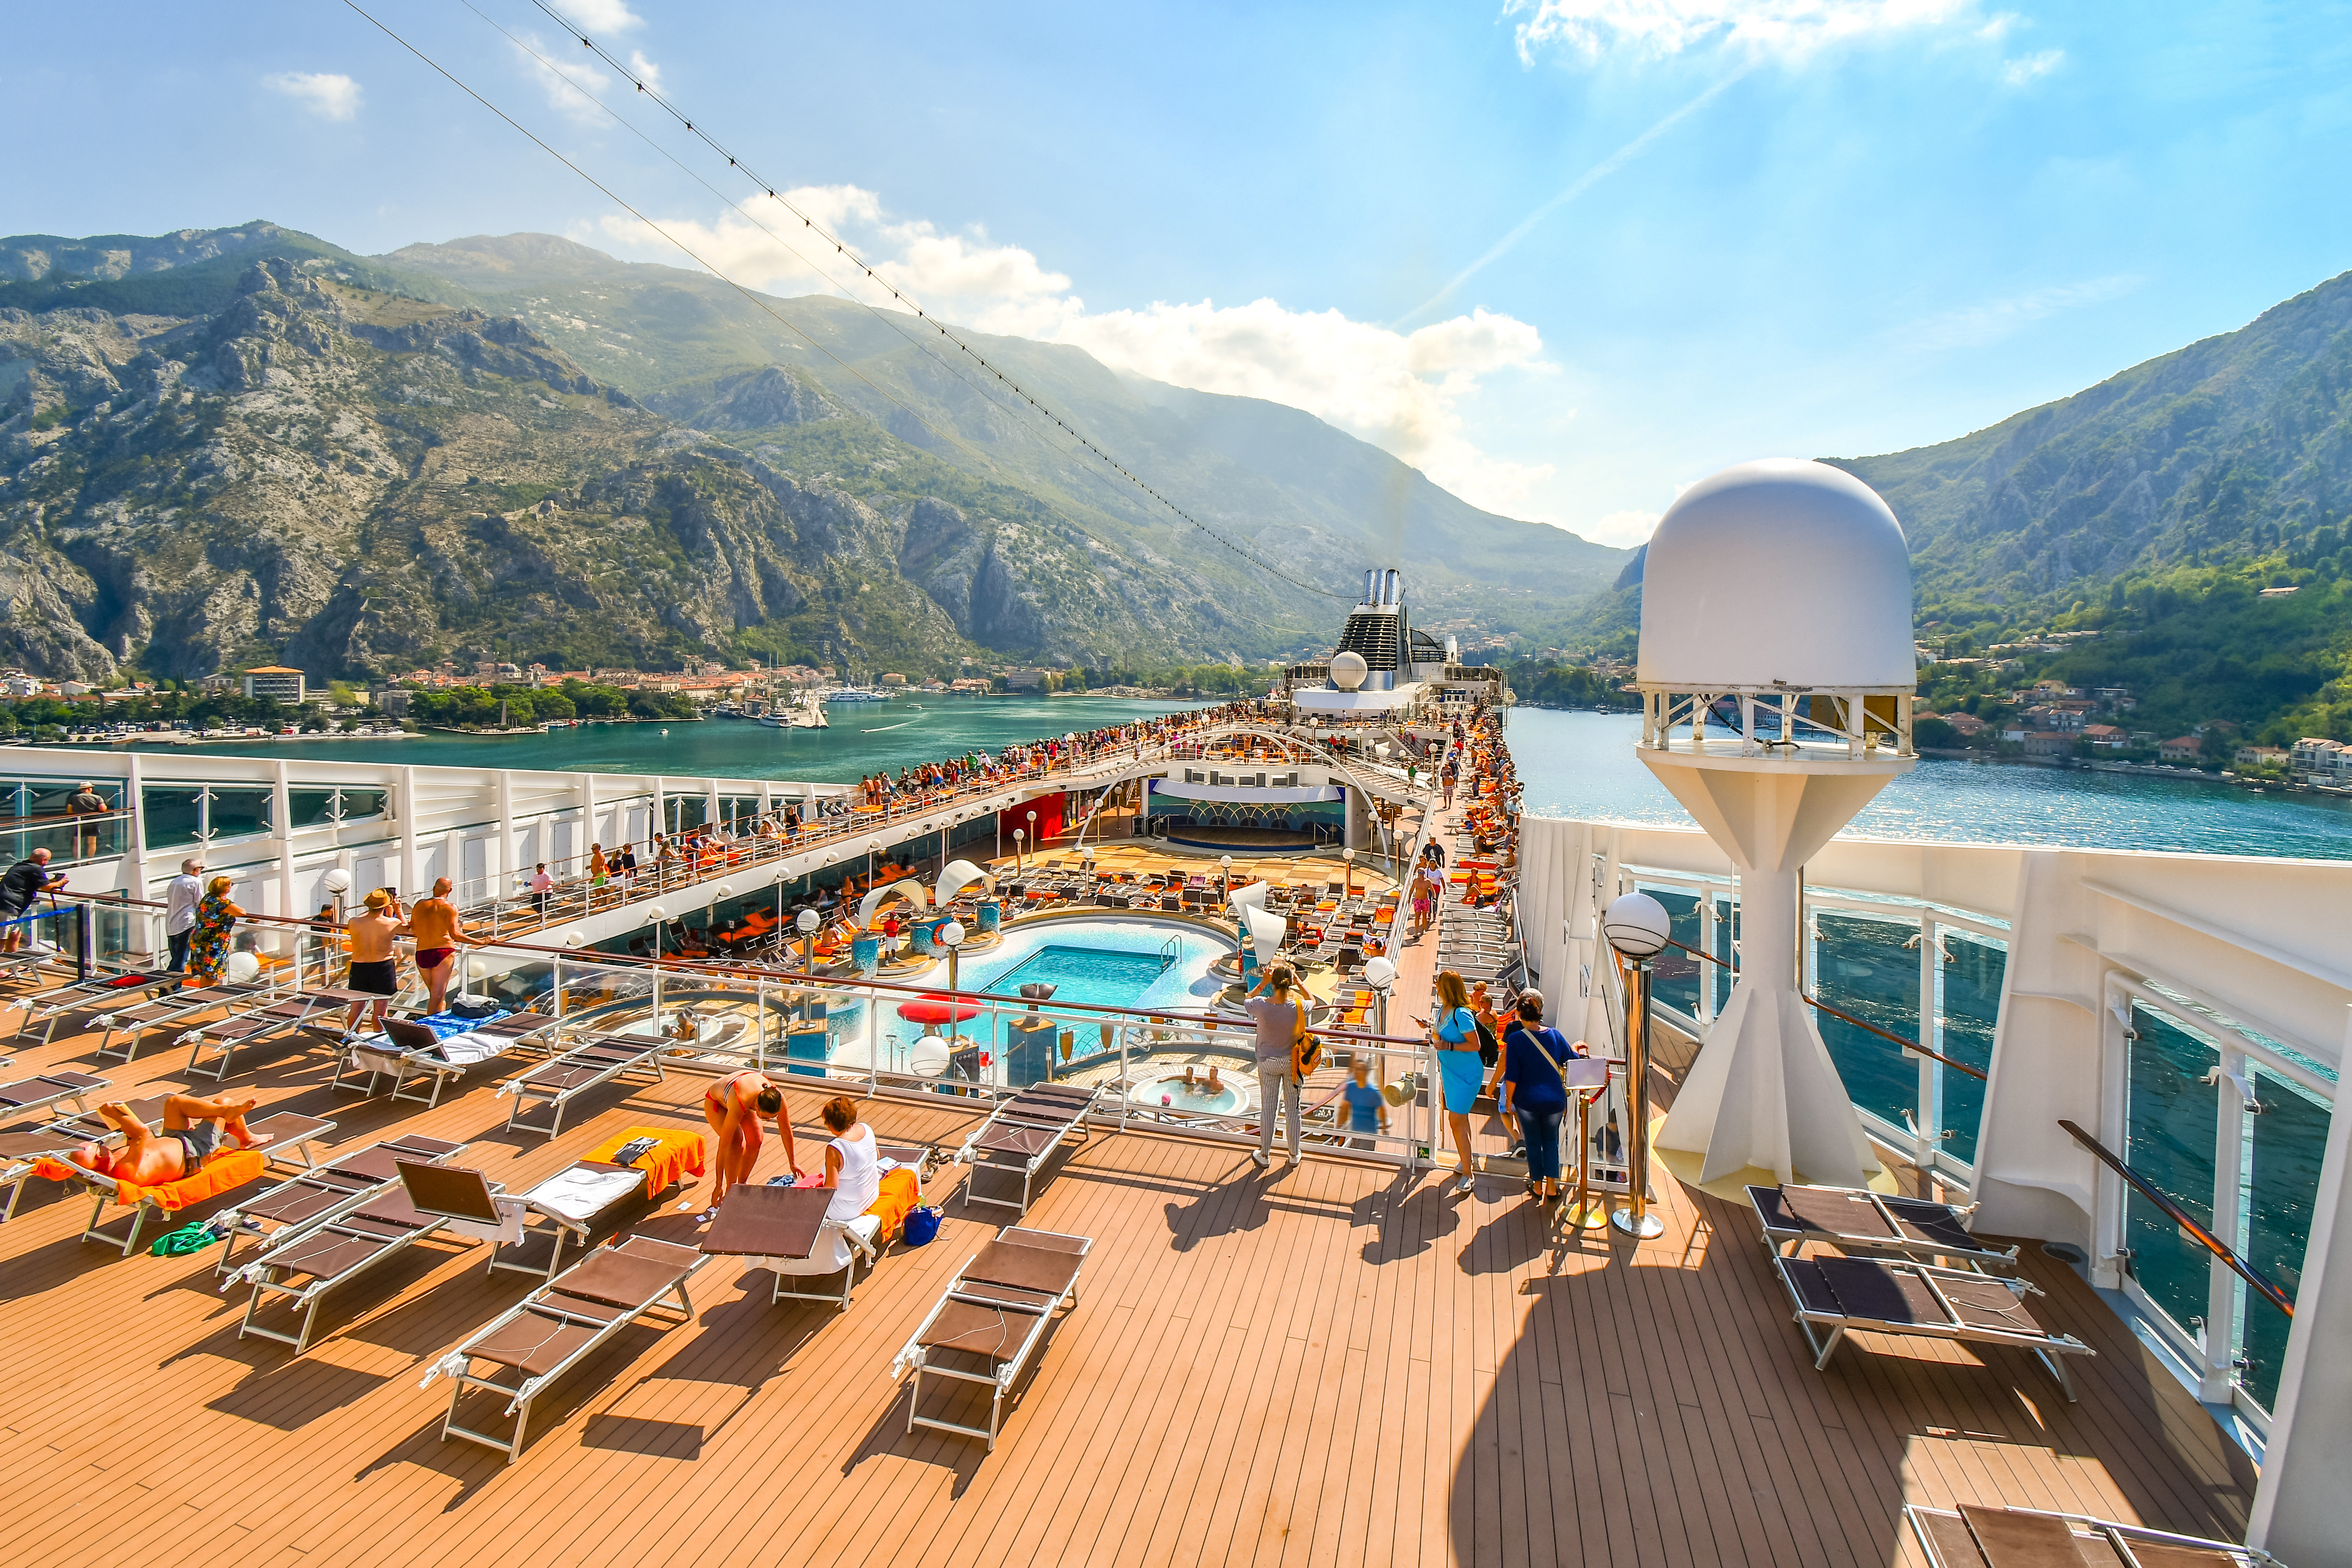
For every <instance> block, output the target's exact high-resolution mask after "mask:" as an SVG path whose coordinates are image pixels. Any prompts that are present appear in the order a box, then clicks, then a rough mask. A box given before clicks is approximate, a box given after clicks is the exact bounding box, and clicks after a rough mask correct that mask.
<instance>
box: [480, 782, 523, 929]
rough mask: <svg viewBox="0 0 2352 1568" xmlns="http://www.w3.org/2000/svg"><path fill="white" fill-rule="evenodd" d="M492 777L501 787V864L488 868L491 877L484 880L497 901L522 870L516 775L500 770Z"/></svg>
mask: <svg viewBox="0 0 2352 1568" xmlns="http://www.w3.org/2000/svg"><path fill="white" fill-rule="evenodd" d="M491 776H492V777H493V778H495V779H497V780H498V785H499V863H498V864H497V865H496V866H493V867H490V868H488V871H489V875H488V877H487V878H486V879H485V880H486V881H488V883H489V884H490V897H491V898H492V899H496V898H497V897H498V896H499V893H498V890H499V888H501V887H503V886H505V885H506V883H507V881H508V879H510V878H512V877H513V876H514V874H515V873H516V872H517V871H518V870H520V866H519V865H518V864H517V863H516V860H515V819H514V773H513V771H512V770H510V769H508V768H500V769H499V770H498V771H497V772H496V773H493V774H492V775H491Z"/></svg>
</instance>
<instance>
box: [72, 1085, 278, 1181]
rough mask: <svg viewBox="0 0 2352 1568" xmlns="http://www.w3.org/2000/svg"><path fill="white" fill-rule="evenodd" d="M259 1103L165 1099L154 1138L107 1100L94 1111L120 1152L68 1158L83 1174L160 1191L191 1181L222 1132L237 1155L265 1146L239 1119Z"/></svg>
mask: <svg viewBox="0 0 2352 1568" xmlns="http://www.w3.org/2000/svg"><path fill="white" fill-rule="evenodd" d="M259 1103H260V1101H258V1100H200V1099H198V1098H197V1097H196V1096H194V1095H193V1094H173V1095H166V1096H165V1097H164V1099H163V1135H162V1136H161V1137H158V1136H156V1135H155V1134H154V1133H152V1132H150V1131H147V1127H146V1124H145V1123H144V1122H142V1121H140V1120H139V1119H138V1118H137V1117H136V1116H133V1115H131V1108H130V1107H129V1106H127V1105H125V1104H123V1103H122V1102H121V1100H108V1101H107V1102H106V1103H105V1104H103V1105H101V1106H100V1107H99V1108H98V1113H99V1115H100V1117H102V1118H104V1119H105V1121H106V1124H107V1125H108V1126H110V1127H111V1128H113V1129H114V1130H115V1131H118V1132H120V1133H121V1134H122V1147H121V1149H120V1150H115V1149H109V1148H106V1147H104V1146H103V1145H93V1146H91V1147H90V1148H88V1149H77V1150H75V1151H74V1152H73V1153H72V1154H71V1155H70V1156H68V1158H70V1159H71V1160H72V1162H73V1163H75V1164H77V1165H79V1166H80V1167H82V1169H84V1170H86V1171H95V1172H97V1173H99V1174H100V1175H101V1176H112V1177H113V1178H114V1179H115V1180H116V1181H118V1182H131V1183H135V1184H138V1185H140V1186H142V1187H154V1186H161V1185H163V1184H164V1183H166V1182H176V1181H178V1180H179V1179H180V1178H181V1177H182V1176H193V1175H194V1174H195V1173H196V1172H197V1171H198V1170H199V1169H201V1168H202V1167H203V1165H204V1163H205V1161H206V1160H207V1159H209V1158H211V1156H212V1154H213V1152H215V1150H217V1149H218V1148H219V1147H220V1146H221V1142H220V1140H221V1134H222V1133H223V1132H226V1133H227V1134H228V1135H229V1136H230V1137H232V1138H234V1139H236V1147H238V1148H240V1149H258V1148H260V1147H261V1146H262V1145H263V1144H264V1143H267V1142H269V1139H268V1137H267V1136H266V1135H265V1136H262V1137H256V1136H255V1135H254V1134H253V1133H251V1132H249V1131H246V1126H245V1113H246V1112H247V1111H248V1110H252V1109H253V1108H254V1107H255V1106H256V1105H257V1104H259Z"/></svg>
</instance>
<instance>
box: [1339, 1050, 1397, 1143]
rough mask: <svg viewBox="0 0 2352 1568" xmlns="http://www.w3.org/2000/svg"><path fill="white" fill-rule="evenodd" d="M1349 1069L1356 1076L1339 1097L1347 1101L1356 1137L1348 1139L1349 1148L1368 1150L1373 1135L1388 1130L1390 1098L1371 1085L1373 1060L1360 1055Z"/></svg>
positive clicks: (1359, 1053)
mask: <svg viewBox="0 0 2352 1568" xmlns="http://www.w3.org/2000/svg"><path fill="white" fill-rule="evenodd" d="M1349 1071H1350V1072H1352V1073H1353V1074H1354V1077H1353V1079H1351V1080H1350V1081H1349V1083H1348V1085H1347V1086H1346V1087H1345V1088H1343V1089H1340V1090H1339V1098H1340V1099H1341V1100H1346V1101H1347V1102H1348V1131H1349V1132H1351V1133H1354V1134H1355V1135H1356V1136H1354V1137H1351V1138H1349V1140H1348V1147H1349V1148H1350V1149H1369V1148H1370V1147H1371V1146H1372V1139H1371V1135H1372V1134H1373V1133H1375V1132H1385V1131H1388V1130H1389V1101H1388V1097H1387V1096H1386V1095H1384V1094H1382V1093H1381V1091H1380V1089H1379V1088H1378V1087H1377V1086H1375V1085H1374V1084H1373V1082H1372V1059H1371V1058H1370V1057H1368V1056H1366V1055H1364V1054H1363V1053H1362V1052H1360V1051H1359V1052H1357V1053H1356V1058H1355V1060H1354V1061H1352V1062H1351V1063H1349Z"/></svg>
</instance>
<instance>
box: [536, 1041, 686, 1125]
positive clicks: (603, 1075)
mask: <svg viewBox="0 0 2352 1568" xmlns="http://www.w3.org/2000/svg"><path fill="white" fill-rule="evenodd" d="M676 1045H677V1041H675V1040H672V1039H668V1038H666V1037H662V1036H660V1035H653V1036H646V1035H596V1036H592V1037H590V1038H588V1039H587V1040H585V1041H583V1042H582V1043H581V1044H579V1045H577V1046H574V1047H572V1048H571V1049H570V1050H568V1051H566V1052H564V1053H563V1054H562V1056H560V1057H556V1058H551V1059H550V1060H548V1061H545V1062H542V1063H541V1064H540V1065H539V1066H538V1067H535V1068H531V1069H530V1071H529V1072H527V1073H525V1074H523V1075H522V1076H521V1077H520V1078H510V1079H507V1081H506V1082H504V1083H502V1084H500V1085H499V1093H500V1094H502V1095H512V1096H514V1102H515V1103H514V1109H513V1110H509V1112H507V1130H508V1131H514V1129H515V1128H516V1127H518V1126H521V1127H522V1128H523V1130H524V1131H529V1132H539V1133H543V1134H545V1135H546V1136H547V1137H550V1138H552V1137H554V1136H555V1135H556V1133H558V1132H559V1131H562V1128H563V1108H564V1107H565V1106H567V1105H569V1104H571V1103H572V1099H573V1098H574V1097H575V1096H578V1095H583V1094H585V1093H587V1092H588V1091H589V1090H590V1089H595V1088H598V1087H599V1086H601V1085H604V1084H607V1083H610V1082H611V1081H612V1080H613V1079H616V1078H619V1077H620V1076H621V1075H622V1074H624V1073H632V1072H635V1073H642V1072H643V1071H645V1069H646V1068H652V1069H653V1076H654V1080H655V1081H656V1082H659V1081H660V1080H661V1079H662V1078H663V1077H664V1074H663V1072H662V1065H661V1058H662V1054H663V1053H664V1052H666V1051H667V1050H670V1049H671V1048H672V1047H675V1046H676ZM532 1100H543V1101H545V1102H546V1103H547V1104H548V1105H549V1106H550V1107H551V1108H552V1110H553V1112H554V1113H553V1114H552V1115H551V1116H550V1117H549V1118H548V1122H547V1125H546V1126H545V1127H532V1126H530V1125H528V1124H526V1123H524V1122H522V1121H521V1118H522V1117H523V1115H524V1114H525V1113H526V1112H528V1111H530V1110H531V1109H532V1104H531V1102H532Z"/></svg>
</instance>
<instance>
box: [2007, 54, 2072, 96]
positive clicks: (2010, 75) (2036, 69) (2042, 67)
mask: <svg viewBox="0 0 2352 1568" xmlns="http://www.w3.org/2000/svg"><path fill="white" fill-rule="evenodd" d="M2065 63H2066V51H2065V50H2063V49H2043V50H2042V52H2041V53H2040V54H2035V55H2026V56H2023V57H2021V58H2018V59H2013V60H2003V61H2001V63H2000V79H2001V81H2002V83H2003V84H2004V85H2006V86H2009V87H2023V86H2024V85H2025V84H2026V83H2028V82H2030V81H2033V80H2036V79H2040V78H2042V77H2045V76H2048V75H2049V74H2050V73H2051V72H2052V71H2054V70H2056V69H2057V68H2059V67H2060V66H2062V65H2063V64H2065Z"/></svg>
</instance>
